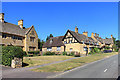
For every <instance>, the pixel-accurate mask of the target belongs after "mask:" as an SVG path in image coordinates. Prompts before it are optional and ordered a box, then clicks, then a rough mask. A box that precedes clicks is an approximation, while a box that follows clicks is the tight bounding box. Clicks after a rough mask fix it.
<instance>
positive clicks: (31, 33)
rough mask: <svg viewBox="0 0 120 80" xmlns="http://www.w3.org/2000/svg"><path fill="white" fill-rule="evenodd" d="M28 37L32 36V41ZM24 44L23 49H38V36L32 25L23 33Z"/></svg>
mask: <svg viewBox="0 0 120 80" xmlns="http://www.w3.org/2000/svg"><path fill="white" fill-rule="evenodd" d="M30 37H34V42H33V41H30ZM24 46H25V49H24V50H25V51H30V50H32V48H34V50H32V51H38V36H37V33H36V31H35V29H34V27H33V28H32V29H31V30H30V31H29V32H28V34H27V35H25V40H24Z"/></svg>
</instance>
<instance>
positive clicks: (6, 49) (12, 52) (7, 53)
mask: <svg viewBox="0 0 120 80" xmlns="http://www.w3.org/2000/svg"><path fill="white" fill-rule="evenodd" d="M23 54H24V52H23V50H22V48H21V47H16V46H3V47H2V64H3V65H5V66H11V61H12V59H14V57H17V58H22V59H23Z"/></svg>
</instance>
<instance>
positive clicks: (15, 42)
mask: <svg viewBox="0 0 120 80" xmlns="http://www.w3.org/2000/svg"><path fill="white" fill-rule="evenodd" d="M2 35H6V38H2V44H4V45H6V46H7V45H14V46H20V47H24V43H23V40H24V37H21V36H18V35H12V34H7V33H2ZM12 36H17V37H21V38H22V40H18V39H12Z"/></svg>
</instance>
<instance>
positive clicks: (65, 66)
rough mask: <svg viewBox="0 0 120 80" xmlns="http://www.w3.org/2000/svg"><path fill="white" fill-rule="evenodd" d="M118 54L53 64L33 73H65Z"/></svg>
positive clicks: (98, 55)
mask: <svg viewBox="0 0 120 80" xmlns="http://www.w3.org/2000/svg"><path fill="white" fill-rule="evenodd" d="M116 54H117V52H112V53H104V54H103V53H99V54H94V55H91V56H86V57H81V58H78V59H73V60H70V61H66V62H62V63H58V64H52V65H48V66H44V67H40V68H36V69H32V71H35V72H63V71H66V70H70V69H73V68H75V67H78V66H81V65H84V64H86V63H90V62H93V61H97V60H100V59H103V58H107V57H110V56H112V55H116Z"/></svg>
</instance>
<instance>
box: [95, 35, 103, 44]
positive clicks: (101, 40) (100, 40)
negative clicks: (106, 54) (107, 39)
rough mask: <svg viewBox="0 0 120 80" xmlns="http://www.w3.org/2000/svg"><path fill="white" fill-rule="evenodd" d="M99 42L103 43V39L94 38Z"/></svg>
mask: <svg viewBox="0 0 120 80" xmlns="http://www.w3.org/2000/svg"><path fill="white" fill-rule="evenodd" d="M94 37H95V38H96V39H97V40H98V41H99V42H101V43H103V39H102V38H101V37H98V36H94Z"/></svg>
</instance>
